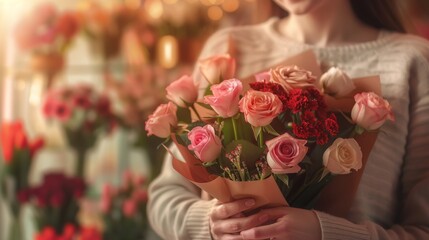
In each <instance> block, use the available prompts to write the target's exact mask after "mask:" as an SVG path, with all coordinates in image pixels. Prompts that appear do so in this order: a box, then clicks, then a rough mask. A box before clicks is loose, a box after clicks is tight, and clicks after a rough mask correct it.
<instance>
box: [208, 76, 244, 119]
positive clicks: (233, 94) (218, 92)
mask: <svg viewBox="0 0 429 240" xmlns="http://www.w3.org/2000/svg"><path fill="white" fill-rule="evenodd" d="M210 89H211V90H212V92H213V95H212V96H206V97H204V102H205V103H207V104H210V106H211V107H212V108H213V110H214V111H215V112H216V113H217V114H219V116H221V117H223V118H227V117H232V116H234V115H235V114H237V112H238V101H239V100H240V94H241V92H242V91H243V84H242V83H241V81H240V80H238V79H229V80H225V81H223V82H221V83H220V84H217V85H213V86H212V87H211V88H210Z"/></svg>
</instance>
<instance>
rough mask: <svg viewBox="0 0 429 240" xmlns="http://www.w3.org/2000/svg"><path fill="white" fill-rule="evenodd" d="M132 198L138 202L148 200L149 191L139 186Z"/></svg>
mask: <svg viewBox="0 0 429 240" xmlns="http://www.w3.org/2000/svg"><path fill="white" fill-rule="evenodd" d="M132 198H133V199H134V200H136V201H137V202H147V200H148V193H147V191H146V189H139V188H137V189H136V190H135V191H134V193H133V196H132Z"/></svg>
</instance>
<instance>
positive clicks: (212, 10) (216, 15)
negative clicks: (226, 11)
mask: <svg viewBox="0 0 429 240" xmlns="http://www.w3.org/2000/svg"><path fill="white" fill-rule="evenodd" d="M207 15H208V16H209V18H210V19H211V20H213V21H218V20H220V19H221V18H222V17H223V11H222V9H221V8H220V7H218V6H211V7H209V9H208V10H207Z"/></svg>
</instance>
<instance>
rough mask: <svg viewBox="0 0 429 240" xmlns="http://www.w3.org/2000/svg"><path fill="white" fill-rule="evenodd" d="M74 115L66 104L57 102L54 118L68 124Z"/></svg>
mask: <svg viewBox="0 0 429 240" xmlns="http://www.w3.org/2000/svg"><path fill="white" fill-rule="evenodd" d="M71 115H72V110H71V108H70V106H68V105H67V104H66V103H64V102H57V103H56V104H55V107H54V116H55V117H56V118H58V119H59V120H60V121H62V122H67V121H68V120H69V119H70V117H71Z"/></svg>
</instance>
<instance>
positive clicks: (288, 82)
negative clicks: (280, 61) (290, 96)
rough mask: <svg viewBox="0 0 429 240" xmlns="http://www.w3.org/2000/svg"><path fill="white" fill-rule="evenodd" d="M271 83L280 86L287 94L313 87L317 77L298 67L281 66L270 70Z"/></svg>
mask: <svg viewBox="0 0 429 240" xmlns="http://www.w3.org/2000/svg"><path fill="white" fill-rule="evenodd" d="M270 75H271V78H270V82H274V83H277V84H280V85H281V86H282V87H283V88H284V90H285V91H286V92H289V90H291V89H294V88H308V87H313V86H314V84H315V83H316V77H315V76H313V75H312V73H311V72H310V71H307V70H305V69H301V68H299V67H298V66H280V67H276V68H274V69H271V70H270Z"/></svg>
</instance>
